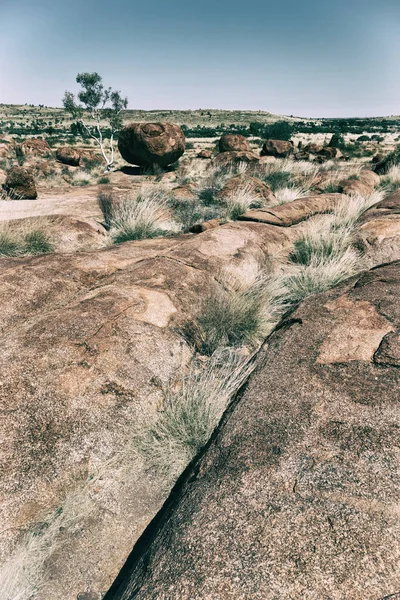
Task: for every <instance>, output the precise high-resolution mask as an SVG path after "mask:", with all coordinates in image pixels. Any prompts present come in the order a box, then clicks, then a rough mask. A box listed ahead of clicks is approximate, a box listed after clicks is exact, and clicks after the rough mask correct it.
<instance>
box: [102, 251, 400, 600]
mask: <svg viewBox="0 0 400 600" xmlns="http://www.w3.org/2000/svg"><path fill="white" fill-rule="evenodd" d="M399 331H400V263H399V262H397V263H392V264H389V265H384V266H382V267H379V268H376V269H374V270H372V271H370V272H367V273H365V274H362V275H360V276H357V277H354V278H353V279H351V280H349V281H348V282H345V283H344V284H342V285H341V286H340V287H339V288H337V289H335V290H331V291H329V292H326V293H323V294H318V295H316V296H313V297H310V298H309V299H308V300H306V301H305V302H304V303H303V304H301V305H300V307H299V308H298V309H297V310H296V311H295V312H293V313H292V314H291V315H290V316H289V317H288V318H287V319H286V321H284V322H283V323H282V324H281V326H280V327H279V328H278V329H277V330H276V331H275V332H274V333H273V335H272V336H270V338H269V340H268V343H267V344H266V345H265V346H264V350H263V352H262V356H261V357H260V360H259V361H258V368H257V369H256V371H255V372H254V374H253V375H252V376H251V377H250V380H249V382H248V383H247V384H246V386H245V387H244V388H243V389H242V391H241V393H240V394H239V395H238V397H237V398H236V401H235V402H233V404H232V405H231V406H230V408H229V410H228V411H227V413H226V415H225V416H224V419H223V421H222V423H221V425H220V427H219V428H217V431H216V432H215V433H214V436H213V438H212V440H211V442H210V444H209V445H208V447H206V450H205V452H203V453H202V455H200V456H199V457H198V458H197V460H196V461H195V462H194V463H193V465H192V466H191V468H190V469H188V471H187V472H186V473H185V475H184V477H182V478H181V480H180V481H179V483H178V485H177V486H176V487H175V489H174V490H173V494H172V495H171V497H170V499H169V502H168V503H166V504H165V505H164V507H163V510H162V511H160V513H159V514H158V515H157V519H156V520H154V521H153V523H152V524H151V525H150V527H149V528H148V530H147V531H146V534H145V535H143V537H142V538H141V539H140V540H139V541H138V543H137V545H136V546H135V548H134V550H133V551H132V553H131V555H130V557H129V560H128V561H127V563H126V565H125V568H124V569H123V570H122V571H121V573H120V574H119V577H118V579H117V581H116V582H115V585H114V586H113V587H112V588H111V590H110V591H109V593H108V594H106V596H105V598H104V600H122V599H123V600H133V599H135V600H153V599H155V598H159V599H168V600H193V599H194V598H195V599H196V600H209V599H211V598H212V599H214V600H226V599H228V598H229V599H231V598H232V599H233V598H234V599H235V600H250V599H251V600H278V599H282V600H283V599H285V600H286V599H293V600H300V599H304V600H317V599H318V600H333V599H335V600H336V599H337V600H377V599H378V598H379V599H381V600H383V599H384V598H387V599H389V598H392V597H393V600H395V599H396V600H397V596H398V595H399V593H398V591H399V590H400V574H399V568H398V566H399V556H400V539H399V529H400V512H399V510H398V507H399V502H400V487H399V478H400V468H399V460H398V457H399V429H400V411H399V402H398V398H399V384H400V379H399V378H400V372H399V361H400V354H399V352H400V346H399Z"/></svg>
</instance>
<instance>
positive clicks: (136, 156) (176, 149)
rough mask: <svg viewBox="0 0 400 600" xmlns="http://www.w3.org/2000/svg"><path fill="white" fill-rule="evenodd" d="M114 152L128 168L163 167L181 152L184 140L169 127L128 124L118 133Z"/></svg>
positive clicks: (160, 124) (179, 131) (181, 134)
mask: <svg viewBox="0 0 400 600" xmlns="http://www.w3.org/2000/svg"><path fill="white" fill-rule="evenodd" d="M118 148H119V151H120V153H121V155H122V158H124V159H125V160H126V161H127V162H128V163H131V164H132V165H139V166H140V167H148V166H152V165H154V164H156V165H159V166H160V167H167V166H168V165H171V164H172V163H174V162H176V161H177V160H178V159H179V158H180V157H181V156H182V154H183V153H184V152H185V136H184V133H183V131H182V129H181V127H179V125H173V124H172V123H130V124H129V125H126V126H125V127H124V128H123V129H122V130H121V131H120V133H119V138H118Z"/></svg>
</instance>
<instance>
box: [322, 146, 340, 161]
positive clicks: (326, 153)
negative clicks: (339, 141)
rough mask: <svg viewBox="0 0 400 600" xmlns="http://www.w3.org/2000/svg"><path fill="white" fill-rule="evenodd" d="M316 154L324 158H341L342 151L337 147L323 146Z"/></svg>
mask: <svg viewBox="0 0 400 600" xmlns="http://www.w3.org/2000/svg"><path fill="white" fill-rule="evenodd" d="M317 156H318V157H319V158H320V159H321V161H324V160H334V159H335V158H342V156H343V152H342V151H341V150H339V148H335V147H333V146H324V147H323V148H322V149H321V150H320V151H319V152H318V154H317Z"/></svg>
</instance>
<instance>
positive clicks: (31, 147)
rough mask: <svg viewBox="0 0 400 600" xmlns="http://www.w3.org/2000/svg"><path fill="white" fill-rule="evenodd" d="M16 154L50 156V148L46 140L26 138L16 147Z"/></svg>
mask: <svg viewBox="0 0 400 600" xmlns="http://www.w3.org/2000/svg"><path fill="white" fill-rule="evenodd" d="M17 153H18V154H21V155H22V156H28V155H33V156H41V157H44V156H49V155H51V148H50V146H49V144H48V143H47V141H46V140H43V139H41V138H28V139H27V140H24V141H23V142H22V143H21V144H20V145H19V146H17Z"/></svg>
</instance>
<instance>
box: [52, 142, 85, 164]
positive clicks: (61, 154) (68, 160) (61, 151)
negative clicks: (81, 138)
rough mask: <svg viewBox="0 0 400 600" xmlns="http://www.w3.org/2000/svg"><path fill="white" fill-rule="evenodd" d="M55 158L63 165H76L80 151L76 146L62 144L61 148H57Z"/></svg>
mask: <svg viewBox="0 0 400 600" xmlns="http://www.w3.org/2000/svg"><path fill="white" fill-rule="evenodd" d="M56 159H57V160H58V161H60V162H61V163H63V165H69V166H70V167H78V166H79V163H80V160H81V153H80V152H79V150H78V149H77V148H72V147H71V146H62V148H57V151H56Z"/></svg>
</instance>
